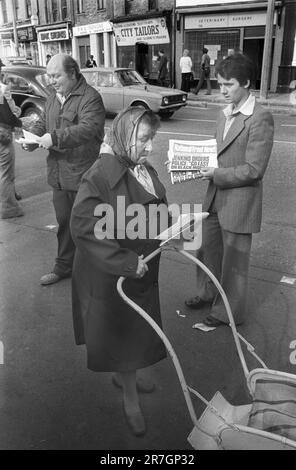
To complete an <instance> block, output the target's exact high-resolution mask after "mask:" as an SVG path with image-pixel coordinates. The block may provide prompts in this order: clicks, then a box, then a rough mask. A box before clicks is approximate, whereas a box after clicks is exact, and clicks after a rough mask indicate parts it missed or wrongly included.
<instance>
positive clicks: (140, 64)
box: [135, 42, 149, 80]
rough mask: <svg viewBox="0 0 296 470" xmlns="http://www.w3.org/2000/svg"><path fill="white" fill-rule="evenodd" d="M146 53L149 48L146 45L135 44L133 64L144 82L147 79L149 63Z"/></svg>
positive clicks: (141, 43)
mask: <svg viewBox="0 0 296 470" xmlns="http://www.w3.org/2000/svg"><path fill="white" fill-rule="evenodd" d="M148 53H149V47H148V44H146V43H143V42H137V43H136V50H135V54H136V57H135V59H136V60H135V63H136V70H137V72H139V74H140V75H142V77H143V78H145V80H147V79H148V78H149V65H148V64H149V62H148Z"/></svg>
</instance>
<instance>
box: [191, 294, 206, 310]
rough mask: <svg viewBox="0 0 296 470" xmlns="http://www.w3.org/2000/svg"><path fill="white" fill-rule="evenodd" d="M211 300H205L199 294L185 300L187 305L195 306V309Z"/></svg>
mask: <svg viewBox="0 0 296 470" xmlns="http://www.w3.org/2000/svg"><path fill="white" fill-rule="evenodd" d="M210 303H211V301H209V300H203V299H201V298H200V297H199V296H198V295H197V296H196V297H191V299H188V300H185V305H186V306H187V307H189V308H193V309H195V310H197V309H199V308H202V307H204V306H205V305H208V304H210Z"/></svg>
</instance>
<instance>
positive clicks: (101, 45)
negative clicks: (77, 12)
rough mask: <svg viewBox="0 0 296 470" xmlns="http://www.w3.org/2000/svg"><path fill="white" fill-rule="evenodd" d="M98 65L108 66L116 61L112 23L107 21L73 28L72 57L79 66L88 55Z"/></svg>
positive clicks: (82, 65) (81, 65)
mask: <svg viewBox="0 0 296 470" xmlns="http://www.w3.org/2000/svg"><path fill="white" fill-rule="evenodd" d="M91 54H92V55H93V56H94V59H95V61H96V63H97V66H98V67H100V66H101V67H110V66H113V65H115V63H116V44H115V39H114V35H113V28H112V24H111V23H110V22H109V21H104V22H101V23H92V24H86V25H80V26H74V28H73V57H74V58H75V59H76V60H77V61H78V63H79V65H80V67H81V68H83V67H85V64H86V61H87V59H88V58H89V56H90V55H91Z"/></svg>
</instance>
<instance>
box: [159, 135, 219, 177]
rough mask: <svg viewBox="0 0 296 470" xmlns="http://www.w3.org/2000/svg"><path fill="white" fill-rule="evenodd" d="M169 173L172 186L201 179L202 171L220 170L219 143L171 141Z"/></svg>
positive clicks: (208, 141)
mask: <svg viewBox="0 0 296 470" xmlns="http://www.w3.org/2000/svg"><path fill="white" fill-rule="evenodd" d="M168 158H169V165H168V171H169V172H170V174H171V182H172V184H175V183H181V182H182V181H189V180H192V179H195V178H200V177H201V172H200V171H201V170H202V169H203V168H207V167H213V168H218V162H217V142H216V139H210V140H172V139H171V140H170V141H169V151H168Z"/></svg>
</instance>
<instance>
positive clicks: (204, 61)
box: [195, 47, 212, 95]
mask: <svg viewBox="0 0 296 470" xmlns="http://www.w3.org/2000/svg"><path fill="white" fill-rule="evenodd" d="M210 73H211V59H210V56H209V55H208V49H207V48H206V47H204V48H203V50H202V58H201V68H200V79H199V82H198V85H197V88H196V90H195V94H196V95H197V94H198V92H199V90H200V89H201V87H202V86H203V83H204V81H205V80H206V82H207V90H208V91H207V92H206V95H210V94H211V93H212V88H211V80H210Z"/></svg>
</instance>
